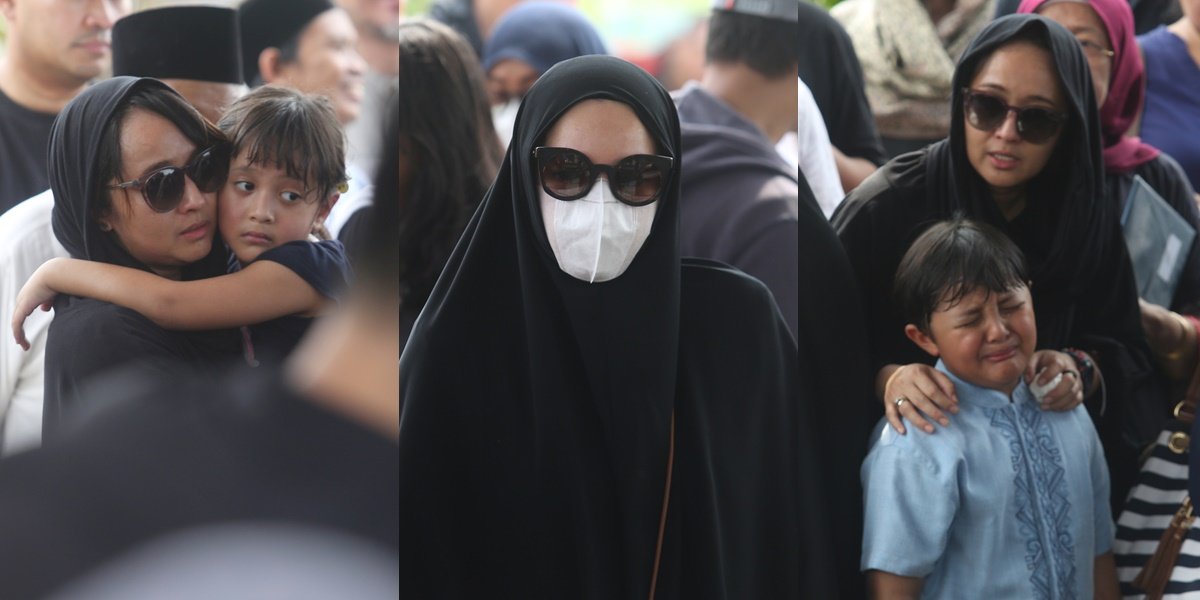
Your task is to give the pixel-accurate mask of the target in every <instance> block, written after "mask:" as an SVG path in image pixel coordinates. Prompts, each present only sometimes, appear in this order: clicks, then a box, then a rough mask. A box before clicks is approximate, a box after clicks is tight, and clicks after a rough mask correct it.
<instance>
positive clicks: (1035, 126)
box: [962, 88, 1067, 144]
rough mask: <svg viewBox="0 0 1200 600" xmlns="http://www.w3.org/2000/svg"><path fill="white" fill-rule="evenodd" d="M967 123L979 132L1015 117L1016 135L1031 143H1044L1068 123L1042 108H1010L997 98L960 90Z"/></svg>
mask: <svg viewBox="0 0 1200 600" xmlns="http://www.w3.org/2000/svg"><path fill="white" fill-rule="evenodd" d="M962 92H963V110H964V112H966V115H967V123H970V125H971V127H974V128H975V129H978V130H980V131H989V132H990V131H995V130H996V128H997V127H1000V126H1001V125H1002V124H1003V123H1004V120H1005V119H1007V118H1008V114H1009V113H1015V114H1016V115H1017V134H1018V135H1020V136H1021V139H1023V140H1025V141H1027V142H1029V143H1031V144H1044V143H1046V142H1047V141H1049V140H1050V138H1052V137H1054V136H1055V134H1057V133H1058V132H1059V130H1061V129H1062V126H1063V124H1064V123H1066V122H1067V115H1065V114H1063V113H1059V112H1055V111H1052V110H1049V109H1045V108H1037V107H1025V108H1022V107H1017V106H1010V105H1009V104H1008V103H1007V102H1005V101H1004V100H1002V99H1001V98H1000V97H998V96H993V95H991V94H986V93H983V92H976V91H973V90H971V89H969V88H963V90H962Z"/></svg>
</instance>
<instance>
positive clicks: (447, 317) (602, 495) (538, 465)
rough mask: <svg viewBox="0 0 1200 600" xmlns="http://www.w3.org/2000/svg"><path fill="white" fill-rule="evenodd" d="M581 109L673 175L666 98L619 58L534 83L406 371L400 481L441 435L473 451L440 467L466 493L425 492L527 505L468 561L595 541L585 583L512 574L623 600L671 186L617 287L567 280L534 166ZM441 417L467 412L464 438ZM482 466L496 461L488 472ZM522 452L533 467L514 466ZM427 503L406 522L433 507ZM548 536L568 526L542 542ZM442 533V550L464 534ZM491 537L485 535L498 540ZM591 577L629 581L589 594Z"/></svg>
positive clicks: (673, 230) (645, 444)
mask: <svg viewBox="0 0 1200 600" xmlns="http://www.w3.org/2000/svg"><path fill="white" fill-rule="evenodd" d="M589 99H607V100H615V101H618V102H622V103H624V104H626V105H627V106H629V107H630V108H632V109H633V111H634V112H635V113H636V114H637V116H638V118H639V119H640V120H641V122H642V124H643V125H644V126H645V128H646V130H647V131H648V132H649V134H650V136H651V138H652V139H653V140H654V141H655V142H656V144H657V145H658V152H659V153H661V154H664V155H667V156H672V157H675V159H676V161H677V162H676V164H677V165H678V160H679V154H678V150H679V144H680V142H679V139H680V138H679V136H680V134H679V119H678V116H677V114H676V112H675V108H674V105H673V104H672V102H671V98H670V96H669V95H668V94H667V92H666V90H664V89H663V88H662V86H661V85H659V83H658V82H657V81H655V80H654V78H653V77H651V76H650V75H649V74H648V73H646V72H645V71H643V70H641V69H639V68H637V67H635V66H634V65H632V64H630V63H627V62H625V61H623V60H620V59H617V58H613V57H607V56H584V57H579V58H574V59H570V60H567V61H564V62H562V63H559V64H558V65H556V66H554V67H552V68H551V69H550V70H549V71H547V72H546V73H545V74H544V75H543V76H542V77H541V78H540V79H539V80H538V81H537V83H536V84H535V85H534V86H533V88H532V89H530V91H529V93H528V94H527V95H526V96H525V99H524V101H523V102H522V105H521V108H520V110H519V111H518V113H517V118H516V125H515V128H514V132H513V139H512V143H511V144H510V146H509V148H508V152H507V154H506V156H505V159H504V162H503V164H502V165H501V168H500V173H499V175H498V176H497V178H496V181H495V183H494V184H493V185H492V188H491V189H490V190H489V191H488V193H487V195H486V196H485V198H484V199H483V202H482V203H481V205H480V207H479V209H478V210H477V211H476V213H475V215H474V216H473V217H472V219H471V221H470V223H468V225H467V227H466V231H465V232H464V233H463V236H462V238H461V240H460V241H459V243H458V246H457V247H456V248H455V250H454V252H453V254H452V255H451V257H450V259H449V261H448V262H447V264H446V267H445V270H444V271H443V272H442V276H441V278H440V279H439V280H438V283H437V285H436V286H435V287H434V290H433V293H432V294H431V296H430V298H429V300H428V303H427V304H426V305H425V308H424V311H423V312H422V313H421V316H420V318H419V319H418V321H417V323H416V325H415V327H414V329H413V332H412V336H411V338H410V340H409V342H408V345H407V346H406V348H405V350H404V355H403V357H402V358H401V364H400V370H401V375H400V384H401V398H402V402H403V403H404V404H403V405H402V416H401V424H400V428H401V433H400V440H401V442H400V443H401V456H402V461H404V462H405V465H403V466H402V470H405V469H410V468H411V469H413V473H414V474H413V477H414V479H420V476H419V475H417V474H416V473H415V470H417V469H420V468H424V465H426V464H428V463H429V462H430V461H427V460H426V459H425V458H422V457H421V456H420V455H422V454H424V453H425V452H427V449H428V448H430V447H431V446H432V447H436V446H439V445H441V444H440V443H439V442H438V441H436V440H438V439H440V438H441V436H457V437H456V438H455V439H462V438H463V437H466V438H470V439H465V440H464V444H463V445H462V446H461V448H460V449H459V450H456V452H461V454H458V455H455V456H448V455H441V456H439V457H438V458H437V463H438V464H441V465H449V464H463V465H470V467H469V468H470V472H469V473H463V474H462V479H463V480H464V481H465V480H468V479H469V480H470V482H469V483H461V485H462V486H463V487H462V488H454V486H447V487H448V488H449V489H450V490H451V491H445V490H438V491H433V490H422V491H421V493H423V494H424V493H426V492H428V493H429V494H431V496H430V497H434V496H436V495H437V494H439V493H446V494H450V496H449V497H447V498H445V500H446V501H447V502H458V501H459V500H460V498H459V494H457V493H455V492H454V491H452V490H453V489H461V490H462V491H463V493H465V494H471V493H478V490H479V488H480V487H481V486H483V487H488V486H495V487H494V488H493V489H495V490H518V491H517V492H515V493H516V494H517V495H518V496H523V495H527V494H529V493H534V494H535V495H536V497H530V498H528V502H522V503H521V506H513V507H512V514H511V516H510V517H506V518H503V519H495V521H496V522H495V523H494V525H495V528H496V530H497V531H508V530H509V529H510V528H511V531H512V535H513V536H514V538H523V540H524V541H523V540H522V539H514V540H513V542H514V545H513V546H512V547H511V548H492V547H487V544H486V543H481V544H479V546H480V547H479V548H477V549H475V550H474V552H479V553H480V555H479V559H480V560H481V561H483V560H484V557H486V561H488V562H489V563H490V564H492V565H495V563H496V561H505V560H509V561H514V565H513V568H514V569H517V565H516V563H519V562H520V561H522V560H523V559H522V557H526V558H527V557H529V556H530V555H534V554H536V553H537V552H544V551H545V548H537V549H536V552H535V550H534V549H531V548H529V547H527V546H526V544H540V543H543V542H546V541H548V540H549V541H553V540H560V541H561V540H565V539H576V540H579V539H592V538H594V537H595V532H596V531H603V532H605V533H604V535H603V538H604V539H596V540H595V543H593V544H589V547H588V548H586V549H583V550H585V551H586V552H587V553H589V555H588V556H580V557H577V562H578V563H579V564H581V565H582V564H585V563H586V564H587V565H589V568H586V569H584V568H582V567H581V571H583V572H581V573H574V572H572V573H559V572H546V571H549V570H551V569H549V568H548V566H547V565H544V564H532V565H529V564H526V565H521V566H520V568H519V569H518V570H524V572H526V573H528V580H529V585H530V586H531V589H543V590H545V589H554V586H553V585H551V584H548V583H547V582H548V581H550V580H557V581H575V582H579V583H580V584H581V585H582V586H583V588H584V589H589V590H592V591H593V592H594V593H595V596H594V597H598V598H603V597H627V596H629V595H630V593H631V591H632V590H640V591H639V592H638V593H639V594H641V593H645V590H647V589H648V585H649V579H650V571H651V567H652V563H653V553H654V547H655V536H656V531H657V529H658V519H659V513H660V509H661V506H662V505H661V503H662V493H663V480H664V475H665V471H666V464H667V450H668V430H669V423H670V418H671V411H672V405H673V402H674V399H675V393H676V390H675V386H676V373H677V370H676V366H677V365H676V363H677V356H678V350H679V348H678V346H679V314H680V312H679V311H680V292H679V290H680V257H679V250H678V247H679V246H678V240H677V238H678V204H679V177H677V176H675V177H672V178H671V180H670V183H669V185H668V188H667V189H666V191H665V193H664V194H663V195H662V197H661V198H660V200H659V201H658V209H657V213H656V216H655V219H654V223H653V226H652V228H651V231H650V234H649V237H648V238H647V239H646V241H645V243H644V244H643V246H642V248H641V250H640V251H639V252H638V254H637V256H636V258H635V259H634V260H633V262H632V263H631V264H630V265H629V267H628V269H627V270H626V271H625V272H624V273H623V274H622V275H621V276H619V277H617V278H615V279H613V280H611V281H606V282H602V283H592V284H589V283H586V282H583V281H580V280H577V279H575V278H573V277H571V276H570V275H568V274H566V273H564V272H563V271H562V270H560V269H559V267H558V264H557V262H556V261H555V258H554V254H553V252H552V250H551V249H550V245H549V242H548V240H547V238H546V233H545V229H544V227H543V225H542V219H541V213H540V211H539V208H538V206H539V205H538V192H537V190H538V189H539V187H538V182H537V177H536V174H535V172H534V166H533V164H532V158H531V153H532V150H533V148H534V147H536V146H537V145H538V144H539V143H540V142H541V141H542V140H543V138H544V137H545V135H546V133H547V131H548V130H549V129H550V127H551V126H552V125H553V124H554V123H555V122H556V121H557V120H558V119H559V118H560V117H561V116H562V115H563V113H565V112H566V111H567V110H568V109H569V108H571V107H572V106H574V105H575V104H577V103H579V102H581V101H584V100H589ZM676 168H678V167H676ZM456 366H461V369H459V368H457V367H456ZM456 371H459V372H456ZM433 415H437V416H433ZM444 415H461V416H464V417H465V418H466V419H467V421H466V422H465V423H466V427H467V430H464V422H463V421H459V420H455V421H454V425H450V424H449V422H447V421H446V420H444V419H443V418H442V417H443V416H444ZM410 423H411V425H410ZM472 423H479V424H481V426H482V424H485V423H486V427H485V430H483V431H479V432H478V434H479V435H478V436H476V435H475V433H473V432H471V431H469V428H470V425H471V424H472ZM443 427H444V428H446V429H445V430H443V429H442V428H443ZM431 436H434V437H431ZM476 437H483V438H485V439H474V438H476ZM478 444H484V445H486V447H484V448H481V447H479V446H478ZM481 455H482V456H486V457H488V458H486V459H484V462H489V461H495V465H489V464H480V462H479V461H480V458H479V457H480V456H481ZM530 456H534V457H536V460H535V461H534V462H535V464H514V463H515V462H518V461H523V460H525V459H526V458H528V457H530ZM406 457H412V460H413V461H420V462H422V465H420V466H418V465H416V464H415V463H412V462H409V461H408V460H406ZM514 477H515V478H514ZM472 490H474V492H472ZM430 497H424V496H423V497H422V498H421V499H420V500H415V501H414V502H413V505H414V506H411V507H409V506H402V508H401V511H402V512H404V511H405V510H410V509H414V510H415V509H417V507H418V506H431V505H436V502H437V501H436V500H430ZM506 497H510V496H506ZM495 502H496V500H494V499H492V500H484V499H479V500H478V503H481V504H482V503H487V504H489V505H491V504H494V503H495ZM614 507H615V508H614ZM490 508H495V507H490ZM500 510H504V509H503V508H501V509H500ZM543 511H545V512H543ZM549 523H555V524H559V525H562V524H568V525H570V526H573V527H574V528H575V529H576V530H574V531H551V530H547V527H548V525H547V524H549ZM489 526H490V525H489ZM447 527H450V528H452V527H454V525H453V524H448V525H447ZM447 533H448V535H447V538H448V539H463V538H456V537H455V535H454V534H459V535H464V536H469V535H470V534H469V533H468V532H453V533H451V532H447ZM489 533H490V534H492V537H490V538H489V539H496V538H497V537H504V536H503V535H498V534H497V533H496V531H493V532H489ZM530 540H533V541H530ZM562 545H563V546H564V547H567V546H570V547H572V548H575V549H576V550H580V548H579V547H578V546H576V545H570V544H566V543H563V544H562ZM455 552H460V553H461V552H463V550H462V549H461V548H455ZM460 556H461V554H460ZM534 562H536V561H534ZM569 562H573V563H574V562H576V561H569ZM500 570H501V569H498V568H497V569H496V570H495V571H494V572H498V571H500ZM589 573H591V574H595V573H607V574H609V575H611V574H613V573H622V574H623V576H622V577H619V578H612V577H609V578H608V580H604V581H595V582H592V581H590V580H589V579H588V578H587V576H588V574H589ZM480 576H481V577H483V576H484V575H482V573H481V575H480ZM593 584H594V585H593ZM629 586H632V590H631V589H630V588H629ZM524 597H529V596H527V595H525V596H524Z"/></svg>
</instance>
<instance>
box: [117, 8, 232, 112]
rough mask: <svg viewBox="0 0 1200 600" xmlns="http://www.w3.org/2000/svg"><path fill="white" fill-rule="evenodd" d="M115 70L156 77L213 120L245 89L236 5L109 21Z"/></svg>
mask: <svg viewBox="0 0 1200 600" xmlns="http://www.w3.org/2000/svg"><path fill="white" fill-rule="evenodd" d="M112 43H113V75H129V76H132V77H154V78H156V79H159V80H162V81H163V82H164V83H166V84H167V85H169V86H171V87H172V88H174V89H175V91H177V92H179V93H180V94H182V95H183V97H184V98H185V99H187V101H188V102H190V103H191V104H192V106H195V107H196V110H199V111H200V114H202V115H204V118H206V119H208V120H209V121H210V122H213V123H216V122H217V121H218V120H220V118H221V115H222V114H223V113H224V112H225V109H226V108H228V107H229V105H230V104H232V103H233V101H234V100H237V99H238V97H239V96H241V95H242V94H243V93H245V90H246V86H245V85H244V84H243V83H242V57H241V54H240V52H239V50H238V48H239V40H238V28H237V11H235V10H233V9H231V8H223V7H217V6H168V7H164V8H158V9H152V10H144V11H141V12H137V13H134V14H132V15H129V16H128V17H125V18H122V19H120V20H119V21H117V22H116V24H115V25H113V33H112Z"/></svg>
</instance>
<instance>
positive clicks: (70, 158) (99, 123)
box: [49, 77, 227, 279]
mask: <svg viewBox="0 0 1200 600" xmlns="http://www.w3.org/2000/svg"><path fill="white" fill-rule="evenodd" d="M145 87H157V88H161V89H164V90H167V91H169V92H170V93H172V94H176V95H178V94H177V93H176V92H175V90H172V89H171V88H170V87H168V86H167V84H165V83H163V82H161V81H159V80H157V79H150V78H137V77H113V78H112V79H108V80H105V81H101V82H100V83H97V84H95V85H93V86H91V87H89V88H87V89H86V90H84V91H83V93H81V94H79V95H78V96H76V97H75V98H74V99H73V100H71V102H69V103H68V104H67V106H66V107H64V108H63V110H62V112H60V113H58V118H57V119H55V121H54V127H53V128H52V129H51V130H50V152H49V167H50V169H49V170H50V189H51V190H52V191H53V192H54V212H53V213H52V214H51V221H50V223H51V227H52V228H53V229H54V236H55V237H57V238H58V241H59V242H61V243H62V245H63V247H64V248H66V249H67V252H69V253H70V254H71V256H72V257H73V258H81V259H85V260H94V261H98V262H105V263H110V264H114V265H120V266H123V267H133V268H135V269H142V270H143V271H149V270H150V269H149V268H148V267H146V265H144V264H142V263H141V262H140V261H138V260H137V259H135V258H134V257H133V256H130V254H129V252H128V251H126V250H125V248H124V247H122V246H121V244H120V243H119V242H118V241H117V239H116V237H115V234H113V233H111V232H105V231H102V230H101V229H100V225H99V223H98V222H97V221H96V220H95V219H93V218H92V217H91V208H92V203H93V201H94V200H95V199H96V197H97V196H98V194H99V193H100V191H99V190H97V189H96V184H95V178H96V177H95V168H96V155H97V154H98V153H99V150H100V144H101V142H102V141H103V134H104V130H105V124H107V123H109V122H110V121H111V120H112V119H113V115H114V114H115V113H117V111H118V110H119V109H120V108H121V107H122V106H123V105H124V104H125V101H126V99H127V98H128V97H129V96H130V94H131V93H133V92H134V91H136V90H138V89H141V88H145ZM226 255H227V254H226V252H225V250H224V248H223V247H222V244H220V243H217V242H216V241H214V243H213V250H212V251H211V252H209V255H208V257H206V258H204V259H202V260H201V261H199V262H197V263H195V264H193V265H190V266H189V267H188V268H185V269H184V278H186V279H191V278H194V277H204V276H213V275H219V274H222V273H224V272H225V267H224V260H225V256H226Z"/></svg>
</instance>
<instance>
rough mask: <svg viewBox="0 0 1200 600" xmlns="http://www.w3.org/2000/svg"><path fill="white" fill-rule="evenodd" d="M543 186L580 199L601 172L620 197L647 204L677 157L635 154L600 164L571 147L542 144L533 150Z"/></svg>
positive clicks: (659, 190)
mask: <svg viewBox="0 0 1200 600" xmlns="http://www.w3.org/2000/svg"><path fill="white" fill-rule="evenodd" d="M533 158H534V159H535V160H536V161H537V163H538V174H539V175H540V176H541V180H542V189H543V190H546V193H547V194H550V195H551V196H552V197H554V198H557V199H559V200H578V199H580V198H582V197H584V196H586V195H588V192H591V191H592V187H593V186H594V185H595V184H596V178H597V177H599V176H600V174H601V173H604V175H605V176H606V177H607V178H608V187H609V189H611V190H612V193H613V196H616V198H617V200H620V201H621V202H623V203H625V204H628V205H630V206H645V205H647V204H650V203H651V202H654V201H655V200H658V198H659V196H661V195H662V192H663V190H664V189H666V187H667V184H668V182H669V180H670V176H671V165H673V164H674V162H675V160H674V159H672V158H671V157H669V156H657V155H653V154H634V155H631V156H626V157H625V158H622V159H621V160H619V161H617V164H615V165H597V164H593V163H592V161H590V160H588V157H586V156H584V155H583V153H582V152H580V151H578V150H573V149H571V148H554V147H550V146H539V147H537V148H534V149H533Z"/></svg>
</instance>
